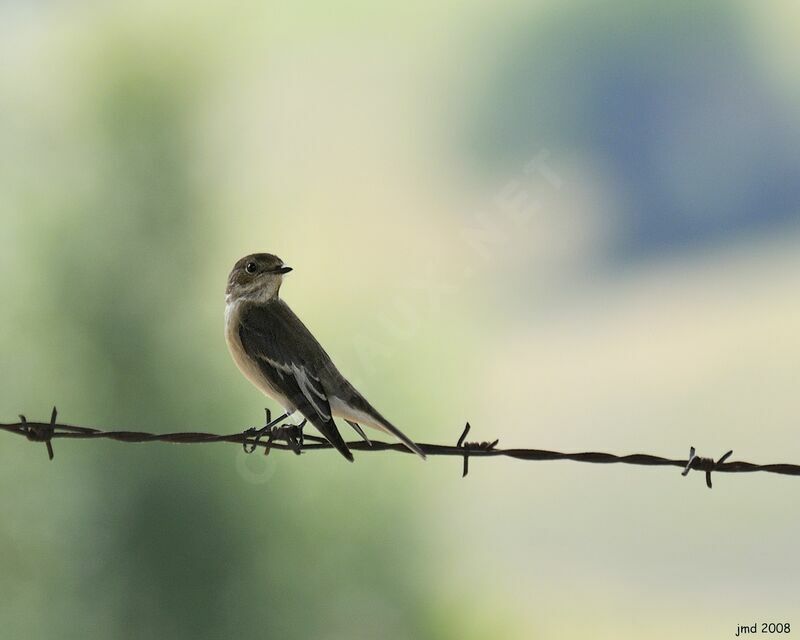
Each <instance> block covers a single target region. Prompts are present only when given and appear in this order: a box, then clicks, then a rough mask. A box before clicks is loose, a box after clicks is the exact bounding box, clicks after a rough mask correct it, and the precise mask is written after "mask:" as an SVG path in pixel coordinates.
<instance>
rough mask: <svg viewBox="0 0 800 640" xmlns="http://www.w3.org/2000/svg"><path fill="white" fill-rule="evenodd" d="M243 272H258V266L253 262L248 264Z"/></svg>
mask: <svg viewBox="0 0 800 640" xmlns="http://www.w3.org/2000/svg"><path fill="white" fill-rule="evenodd" d="M244 270H245V271H247V273H255V272H256V271H257V270H258V265H257V264H256V263H255V262H248V263H247V265H246V266H245V268H244Z"/></svg>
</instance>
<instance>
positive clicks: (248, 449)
mask: <svg viewBox="0 0 800 640" xmlns="http://www.w3.org/2000/svg"><path fill="white" fill-rule="evenodd" d="M264 412H265V413H266V416H267V423H266V424H265V425H264V426H263V427H260V428H256V427H250V428H249V429H246V430H245V431H244V433H243V434H242V435H243V436H244V438H245V439H244V441H243V442H242V447H243V448H244V452H245V453H253V451H255V450H256V448H257V447H258V445H259V443H260V442H261V438H263V437H264V436H265V435H267V434H269V440H268V442H272V441H273V440H274V439H275V436H273V435H272V432H273V430H274V429H276V428H281V427H277V425H279V424H280V423H281V422H283V421H284V420H285V419H286V418H288V417H289V414H288V413H284V414H283V415H282V416H281V417H280V418H277V419H276V420H273V419H272V412H271V411H270V410H269V409H264ZM249 438H255V439H254V440H252V441H250V440H249ZM268 446H269V445H268ZM267 451H269V449H267Z"/></svg>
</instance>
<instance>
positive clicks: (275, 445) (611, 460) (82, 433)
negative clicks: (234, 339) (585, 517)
mask: <svg viewBox="0 0 800 640" xmlns="http://www.w3.org/2000/svg"><path fill="white" fill-rule="evenodd" d="M57 416H58V412H57V410H56V408H55V407H54V408H53V412H52V414H51V418H50V422H29V421H28V420H27V419H26V418H25V416H23V415H20V421H19V422H16V423H11V424H0V430H2V431H6V432H8V433H13V434H16V435H19V436H23V437H25V438H27V439H28V440H31V441H33V442H43V443H45V445H46V446H47V453H48V456H49V458H50V459H51V460H52V459H53V456H54V453H53V445H52V441H53V440H55V439H70V440H114V441H117V442H123V443H129V444H131V443H145V442H169V443H174V444H210V443H216V442H227V443H231V444H238V445H241V446H243V447H249V448H251V449H255V448H263V449H264V450H265V452H266V453H269V451H270V450H272V449H277V450H279V451H293V452H294V453H297V454H299V453H301V452H307V451H318V450H325V449H333V446H332V445H331V444H330V443H329V442H328V441H327V440H325V439H324V438H320V437H317V436H313V435H310V434H308V435H304V437H303V442H302V443H296V442H288V441H287V442H285V443H284V442H278V441H275V440H272V441H266V442H265V441H263V440H262V439H261V438H258V437H255V436H254V435H253V433H252V430H249V431H245V432H240V433H231V434H224V435H221V434H214V433H203V432H197V431H182V432H174V433H162V434H156V433H149V432H146V431H129V430H119V431H113V430H105V429H96V428H92V427H82V426H75V425H69V424H61V423H58V422H57V421H56V418H57ZM470 429H471V427H470V425H469V423H467V425H466V427H465V428H464V431H463V432H462V433H461V436H460V437H459V439H458V441H457V442H456V444H455V445H442V444H428V443H417V444H418V445H419V447H420V449H422V451H423V452H424V453H425V454H426V455H428V456H458V457H461V458H463V474H462V475H463V476H466V475H467V474H468V473H469V461H470V459H471V458H499V457H505V458H514V459H516V460H526V461H545V460H571V461H573V462H585V463H594V464H628V465H638V466H655V467H679V468H682V469H683V474H682V475H684V476H686V475H688V473H689V472H690V471H691V470H696V471H701V472H704V473H705V475H706V485H707V486H708V487H709V488H711V487H712V484H711V473H712V472H720V473H753V472H765V473H775V474H781V475H790V476H800V465H796V464H789V463H777V464H755V463H752V462H745V461H741V460H734V461H731V462H728V461H727V460H728V458H729V457H730V456H731V455H732V454H733V452H732V451H728V452H727V453H726V454H725V455H723V456H722V457H721V458H720V459H719V460H714V459H713V458H705V457H700V456H698V455H696V452H695V449H694V447H691V449H690V452H689V457H688V458H686V459H673V458H664V457H661V456H656V455H651V454H646V453H635V454H630V455H615V454H613V453H603V452H598V451H586V452H581V453H562V452H559V451H547V450H544V449H519V448H514V449H498V448H497V445H498V443H499V441H498V440H494V441H493V442H467V441H466V438H467V435H468V434H469V432H470ZM347 446H348V447H350V449H352V450H354V451H367V452H377V451H396V452H400V453H412V452H411V451H409V449H408V448H406V446H405V445H403V444H402V443H399V442H396V443H395V442H382V441H376V440H372V441H371V442H364V441H361V440H359V441H356V442H349V443H347Z"/></svg>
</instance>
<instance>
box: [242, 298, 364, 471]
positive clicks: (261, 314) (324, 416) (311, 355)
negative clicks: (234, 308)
mask: <svg viewBox="0 0 800 640" xmlns="http://www.w3.org/2000/svg"><path fill="white" fill-rule="evenodd" d="M239 339H240V340H241V342H242V347H243V348H244V350H245V353H247V355H249V356H250V357H251V358H253V359H254V360H255V362H256V363H257V364H258V367H259V369H260V370H261V373H262V374H263V375H264V377H266V379H267V380H268V381H269V383H270V384H271V385H272V386H273V387H274V388H275V389H276V390H278V391H280V392H281V393H282V394H283V395H284V396H285V397H286V398H287V399H288V400H289V401H290V402H291V403H292V404H293V405H294V406H295V407H296V408H297V410H298V411H300V413H302V414H303V416H304V417H305V418H306V419H308V421H309V422H311V424H313V425H314V426H315V427H316V428H317V429H318V430H319V432H320V433H321V434H322V435H323V436H325V438H327V439H328V441H329V442H330V443H331V444H332V445H333V446H334V447H336V449H337V450H338V451H339V453H341V454H342V455H343V456H344V457H345V458H347V459H348V460H350V461H352V460H353V454H352V453H351V452H350V450H349V449H348V448H347V445H346V444H345V442H344V440H343V439H342V436H341V434H340V433H339V430H338V429H337V428H336V423H335V422H334V421H333V416H332V414H331V406H330V404H329V402H328V396H327V394H326V393H325V389H324V388H323V386H322V382H321V381H320V373H321V372H322V371H324V370H325V369H326V368H327V367H333V364H332V363H331V361H330V358H329V357H328V354H327V353H325V350H324V349H323V348H322V347H321V346H320V344H319V343H318V342H317V341H316V339H315V338H314V336H313V335H311V332H310V331H309V330H308V329H307V328H306V327H305V325H304V324H303V323H302V322H300V320H299V319H298V318H297V316H295V315H294V313H293V312H292V311H291V309H289V307H288V306H287V305H286V304H285V303H283V302H282V301H280V300H276V301H272V302H268V303H266V304H258V305H256V304H252V305H249V306H248V308H246V309H245V310H244V311H243V313H242V315H241V319H240V321H239Z"/></svg>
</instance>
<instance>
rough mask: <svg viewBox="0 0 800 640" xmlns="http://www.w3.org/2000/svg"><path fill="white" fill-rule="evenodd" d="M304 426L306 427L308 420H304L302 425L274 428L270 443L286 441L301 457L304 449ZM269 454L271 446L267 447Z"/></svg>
mask: <svg viewBox="0 0 800 640" xmlns="http://www.w3.org/2000/svg"><path fill="white" fill-rule="evenodd" d="M304 426H306V420H303V422H301V423H300V424H282V425H281V426H280V427H273V428H272V433H271V434H270V437H269V441H268V442H272V441H273V440H286V444H288V445H289V448H290V449H291V450H292V451H294V452H295V453H296V454H297V455H298V456H299V455H300V453H301V452H302V449H303V427H304ZM267 452H269V446H268V447H267Z"/></svg>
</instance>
